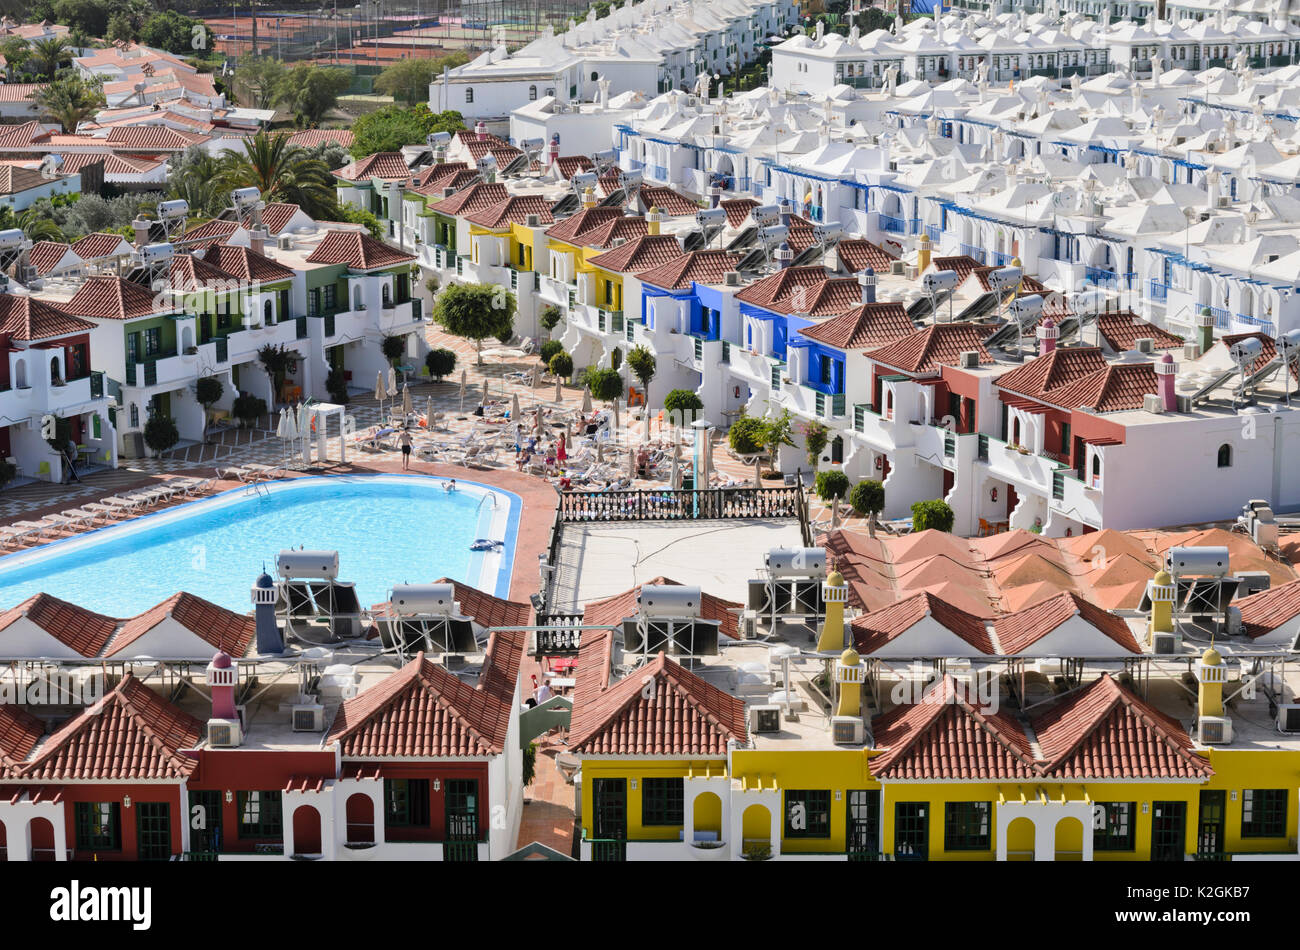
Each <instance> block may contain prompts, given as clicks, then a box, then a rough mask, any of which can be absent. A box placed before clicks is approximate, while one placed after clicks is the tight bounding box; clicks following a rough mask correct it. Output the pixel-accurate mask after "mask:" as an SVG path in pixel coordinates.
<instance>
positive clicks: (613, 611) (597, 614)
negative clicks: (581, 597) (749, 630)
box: [582, 577, 744, 640]
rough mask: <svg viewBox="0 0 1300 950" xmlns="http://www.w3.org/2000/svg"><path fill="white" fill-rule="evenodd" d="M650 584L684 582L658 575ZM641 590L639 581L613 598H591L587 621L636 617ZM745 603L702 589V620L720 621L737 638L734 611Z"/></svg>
mask: <svg viewBox="0 0 1300 950" xmlns="http://www.w3.org/2000/svg"><path fill="white" fill-rule="evenodd" d="M646 583H647V584H650V585H652V586H653V585H658V584H671V585H673V586H674V587H680V586H681V582H680V581H675V580H673V579H672V578H668V577H656V578H654V579H653V580H648V581H646ZM640 593H641V585H640V584H638V585H637V586H636V587H633V588H631V589H630V590H625V591H623V593H621V594H614V595H613V596H611V597H605V598H602V599H601V600H593V601H591V602H590V603H588V604H586V605H585V606H584V607H583V610H582V617H583V623H588V624H594V625H596V626H604V625H608V624H620V623H622V622H623V621H624V620H626V619H627V618H628V617H635V616H636V613H637V602H636V599H637V597H638V596H639V595H640ZM742 606H744V605H743V604H738V603H735V602H733V601H730V600H723V599H722V598H721V597H714V596H713V595H712V594H710V593H708V592H707V591H701V592H700V618H701V619H702V620H716V621H718V629H719V631H720V632H721V633H722V634H723V635H724V636H728V637H731V638H732V639H733V640H736V639H739V637H740V621H739V617H738V616H737V614H735V613H733V612H732V611H734V610H737V609H739V608H740V607H742Z"/></svg>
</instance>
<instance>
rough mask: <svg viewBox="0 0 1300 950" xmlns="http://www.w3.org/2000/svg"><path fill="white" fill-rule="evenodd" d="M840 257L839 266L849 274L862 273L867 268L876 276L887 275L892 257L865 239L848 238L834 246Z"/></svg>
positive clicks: (892, 260)
mask: <svg viewBox="0 0 1300 950" xmlns="http://www.w3.org/2000/svg"><path fill="white" fill-rule="evenodd" d="M835 249H836V251H838V252H839V255H840V266H841V267H843V268H844V269H845V270H847V271H848V272H849V273H850V274H856V273H858V272H859V271H864V270H866V269H867V268H868V267H870V268H871V269H872V270H874V271H875V272H876V273H877V274H888V273H889V268H890V265H891V264H893V262H894V256H893V255H892V254H890V253H889V252H888V251H886V250H885V249H884V248H883V247H881V246H880V245H878V244H872V243H871V242H870V241H868V240H866V239H865V238H850V239H849V240H847V241H840V243H839V244H837V245H835Z"/></svg>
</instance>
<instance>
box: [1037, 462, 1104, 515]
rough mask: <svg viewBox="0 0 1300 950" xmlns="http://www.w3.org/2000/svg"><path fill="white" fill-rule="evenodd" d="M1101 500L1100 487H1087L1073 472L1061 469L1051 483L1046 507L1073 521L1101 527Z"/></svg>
mask: <svg viewBox="0 0 1300 950" xmlns="http://www.w3.org/2000/svg"><path fill="white" fill-rule="evenodd" d="M1103 500H1104V499H1103V496H1102V493H1101V490H1100V489H1097V488H1089V487H1087V486H1086V485H1085V484H1084V483H1083V482H1082V481H1080V480H1079V478H1078V477H1077V476H1076V475H1075V474H1074V473H1073V472H1070V471H1066V470H1062V471H1061V472H1060V473H1059V478H1058V479H1056V480H1055V481H1054V484H1053V485H1052V492H1051V496H1050V500H1049V501H1048V508H1049V510H1051V511H1059V512H1060V513H1061V514H1063V515H1065V517H1067V518H1070V519H1072V520H1074V521H1078V522H1081V523H1082V524H1086V525H1090V526H1091V527H1094V528H1101V527H1102V526H1103V525H1102V502H1103Z"/></svg>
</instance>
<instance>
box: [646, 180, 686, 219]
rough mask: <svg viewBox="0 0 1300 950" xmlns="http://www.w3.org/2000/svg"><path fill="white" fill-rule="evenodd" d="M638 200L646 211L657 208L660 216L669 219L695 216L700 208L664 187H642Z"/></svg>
mask: <svg viewBox="0 0 1300 950" xmlns="http://www.w3.org/2000/svg"><path fill="white" fill-rule="evenodd" d="M639 200H640V202H641V206H642V207H643V208H645V210H646V211H649V210H650V209H651V208H658V209H659V212H660V213H661V214H663V215H666V216H667V217H670V218H679V217H682V216H683V215H688V214H695V213H696V212H697V211H699V210H700V206H699V205H698V204H696V203H695V202H694V201H692V200H691V199H690V198H687V197H686V196H685V195H683V194H679V193H678V192H676V191H673V190H672V189H671V188H668V187H666V186H664V185H643V186H642V188H641V196H640V199H639Z"/></svg>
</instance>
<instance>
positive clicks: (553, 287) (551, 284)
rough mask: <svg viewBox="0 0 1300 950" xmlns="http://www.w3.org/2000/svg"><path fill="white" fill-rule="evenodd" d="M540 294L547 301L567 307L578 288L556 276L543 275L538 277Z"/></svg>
mask: <svg viewBox="0 0 1300 950" xmlns="http://www.w3.org/2000/svg"><path fill="white" fill-rule="evenodd" d="M537 283H538V295H539V296H540V297H541V298H542V299H543V300H545V301H546V302H547V303H553V304H555V305H556V306H560V307H567V306H569V305H570V304H569V301H570V297H571V295H573V294H575V293H576V291H577V288H576V287H574V286H573V285H571V284H566V283H565V282H564V281H562V280H557V279H556V278H554V277H546V276H544V275H541V276H539V277H538V279H537Z"/></svg>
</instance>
